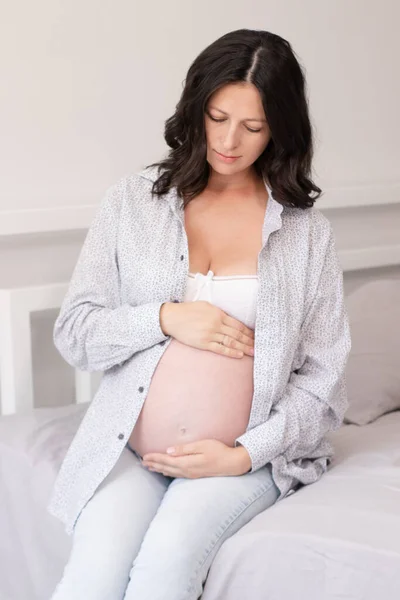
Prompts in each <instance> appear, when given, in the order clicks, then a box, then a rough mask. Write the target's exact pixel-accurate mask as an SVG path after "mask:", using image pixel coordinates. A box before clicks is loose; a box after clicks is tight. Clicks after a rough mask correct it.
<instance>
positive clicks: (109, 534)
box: [51, 446, 279, 600]
mask: <svg viewBox="0 0 400 600" xmlns="http://www.w3.org/2000/svg"><path fill="white" fill-rule="evenodd" d="M278 496H279V490H278V488H277V487H276V485H275V483H274V481H273V479H272V476H271V465H270V464H268V465H266V466H265V467H262V468H261V469H259V470H258V471H256V472H255V473H245V474H244V475H239V476H229V477H228V476H227V477H203V478H200V479H185V478H172V477H166V476H164V475H162V474H161V473H156V472H154V471H149V470H148V469H147V468H146V467H143V465H142V464H141V458H140V457H139V455H137V454H136V453H135V452H133V451H132V450H130V449H129V447H128V446H126V447H125V448H124V450H123V451H122V454H121V456H120V458H119V459H118V461H117V463H116V465H115V466H114V468H113V469H112V470H111V472H110V473H109V475H108V476H107V477H106V478H105V479H104V480H103V482H102V483H101V485H100V486H99V487H98V488H97V491H96V493H95V494H94V495H93V496H92V498H91V499H90V500H89V502H88V503H87V504H86V506H85V507H84V509H83V510H82V512H81V514H80V516H79V518H78V520H77V522H76V525H75V529H74V533H73V543H72V550H71V554H70V557H69V560H68V563H67V565H66V567H65V569H64V573H63V576H62V579H61V581H60V582H59V584H58V585H57V587H56V590H55V591H54V594H53V595H52V597H51V600H123V599H124V600H198V598H200V597H201V594H202V591H203V585H204V583H205V581H206V578H207V574H208V571H209V569H210V566H211V563H212V561H213V559H214V557H215V556H216V554H217V552H218V550H219V548H220V547H221V546H222V544H223V543H224V541H225V540H226V539H228V538H229V537H231V536H232V535H233V534H234V533H236V532H237V531H238V530H239V529H240V528H241V527H243V526H244V525H246V523H248V522H249V521H250V520H251V519H252V518H253V517H255V516H256V515H258V514H259V513H260V512H262V511H264V510H265V509H267V508H268V507H269V506H271V505H273V504H274V503H275V502H276V500H277V498H278Z"/></svg>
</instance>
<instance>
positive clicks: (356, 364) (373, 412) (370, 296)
mask: <svg viewBox="0 0 400 600" xmlns="http://www.w3.org/2000/svg"><path fill="white" fill-rule="evenodd" d="M346 307H347V310H348V315H349V321H350V329H351V339H352V347H351V350H350V355H349V358H348V362H347V367H346V383H347V392H348V399H349V404H350V406H349V408H348V410H347V412H346V414H345V418H344V422H345V423H354V424H356V425H366V424H367V423H371V422H372V421H374V420H375V419H377V418H378V417H380V416H381V415H383V414H385V413H388V412H391V411H393V410H396V409H400V279H399V280H397V279H381V280H374V281H371V282H368V283H365V284H363V285H362V286H361V287H360V288H358V289H357V290H355V291H354V292H353V293H351V294H350V295H349V296H348V297H347V298H346Z"/></svg>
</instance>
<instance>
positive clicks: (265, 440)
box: [235, 221, 351, 472]
mask: <svg viewBox="0 0 400 600" xmlns="http://www.w3.org/2000/svg"><path fill="white" fill-rule="evenodd" d="M327 223H328V224H329V231H328V235H327V236H326V235H325V236H324V237H325V241H324V242H322V241H319V244H323V245H324V246H323V247H325V249H326V251H325V252H324V253H323V257H324V259H323V265H322V269H321V271H320V276H319V280H318V284H317V288H316V292H315V294H314V296H313V297H312V298H311V299H310V302H309V306H308V310H307V313H306V317H305V319H304V322H303V325H302V330H301V336H300V346H299V351H300V352H301V356H302V358H303V363H302V366H301V367H300V368H299V369H297V370H296V371H295V372H292V373H291V375H290V378H289V381H288V383H287V386H286V388H285V391H284V393H283V395H282V397H281V398H280V399H279V400H278V401H277V402H276V403H275V404H274V405H273V407H272V409H271V413H270V415H269V418H268V420H267V421H265V422H264V423H261V424H260V425H259V426H257V427H254V428H253V429H251V430H249V431H248V432H246V433H244V434H243V435H241V436H240V437H239V438H237V439H236V440H235V446H237V445H238V444H239V443H240V444H242V445H243V446H244V447H245V448H246V450H247V451H248V453H249V455H250V458H251V462H252V469H251V471H252V472H253V471H256V470H257V469H259V468H260V467H262V466H264V465H265V464H267V463H268V462H269V461H271V460H272V459H274V458H275V457H276V456H278V455H280V454H285V457H286V459H287V460H288V461H291V460H295V459H297V458H303V457H308V458H316V457H317V456H316V455H315V454H314V451H315V450H316V449H317V447H318V445H319V444H320V442H321V440H322V439H323V437H324V436H325V434H326V433H328V432H330V431H333V430H335V429H338V428H339V427H340V426H341V424H342V422H343V417H344V413H345V411H346V409H347V407H348V402H347V391H346V383H345V367H346V363H347V358H348V355H349V352H350V349H351V338H350V327H349V322H348V316H347V311H346V308H345V304H344V291H343V273H342V270H341V267H340V264H339V260H338V256H337V253H336V250H335V239H334V235H333V231H332V227H331V225H330V223H329V221H328V222H327Z"/></svg>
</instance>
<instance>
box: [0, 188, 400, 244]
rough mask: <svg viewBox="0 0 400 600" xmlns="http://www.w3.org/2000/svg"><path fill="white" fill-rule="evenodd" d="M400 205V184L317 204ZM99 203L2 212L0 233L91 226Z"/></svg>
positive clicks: (328, 195)
mask: <svg viewBox="0 0 400 600" xmlns="http://www.w3.org/2000/svg"><path fill="white" fill-rule="evenodd" d="M388 204H400V183H393V184H380V185H364V186H347V187H335V188H327V189H326V190H324V196H323V197H322V198H320V200H318V201H317V203H316V206H317V207H318V208H319V209H320V210H321V212H324V211H325V210H338V209H341V210H345V209H347V208H355V207H362V206H382V205H388ZM98 206H99V204H81V205H76V206H75V205H70V206H68V205H66V206H60V207H56V208H50V207H48V208H36V209H26V210H4V211H0V236H7V235H23V234H30V233H48V232H56V231H73V230H79V229H87V228H88V227H89V226H90V224H91V222H92V220H93V218H94V215H95V213H96V210H97V208H98Z"/></svg>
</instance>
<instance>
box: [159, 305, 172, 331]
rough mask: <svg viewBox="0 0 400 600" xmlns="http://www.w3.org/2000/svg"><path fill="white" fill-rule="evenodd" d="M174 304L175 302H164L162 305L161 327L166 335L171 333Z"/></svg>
mask: <svg viewBox="0 0 400 600" xmlns="http://www.w3.org/2000/svg"><path fill="white" fill-rule="evenodd" d="M173 306H174V302H164V303H163V304H162V305H161V307H160V327H161V331H162V332H163V334H164V335H171V334H170V330H169V325H170V322H171V312H172V308H171V307H173Z"/></svg>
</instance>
